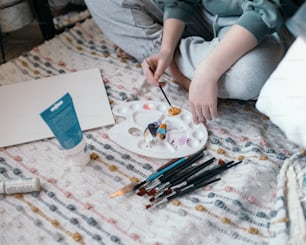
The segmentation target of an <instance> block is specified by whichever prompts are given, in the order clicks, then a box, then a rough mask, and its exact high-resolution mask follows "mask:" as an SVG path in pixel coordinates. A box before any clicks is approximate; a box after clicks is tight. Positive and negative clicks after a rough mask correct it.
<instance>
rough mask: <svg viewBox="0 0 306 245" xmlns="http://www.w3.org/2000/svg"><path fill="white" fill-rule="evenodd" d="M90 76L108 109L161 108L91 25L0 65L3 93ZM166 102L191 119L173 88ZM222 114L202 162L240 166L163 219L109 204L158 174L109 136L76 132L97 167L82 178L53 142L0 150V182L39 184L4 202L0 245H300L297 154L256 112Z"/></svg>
mask: <svg viewBox="0 0 306 245" xmlns="http://www.w3.org/2000/svg"><path fill="white" fill-rule="evenodd" d="M96 67H98V68H99V69H100V71H101V76H102V78H103V81H104V84H105V87H106V90H107V94H108V96H109V100H110V104H111V106H112V107H113V106H114V105H116V104H118V103H123V102H127V101H134V100H155V101H164V97H163V95H162V93H161V92H160V90H159V89H158V88H156V87H153V86H149V85H148V84H147V83H146V82H145V80H144V76H143V74H142V70H141V67H140V64H139V63H137V62H136V61H134V60H125V59H121V58H118V57H117V56H116V47H115V46H114V45H113V44H112V43H111V42H109V41H108V40H107V39H106V38H105V37H104V36H103V33H101V31H100V30H99V29H98V27H97V26H96V24H95V23H94V21H93V20H92V19H87V20H86V21H85V22H83V23H82V24H77V25H76V26H75V27H74V28H72V29H70V30H67V31H65V32H63V33H62V34H60V35H58V36H56V37H55V38H53V39H52V40H50V41H46V42H45V43H43V44H42V45H40V46H38V47H36V48H34V49H33V50H32V51H30V52H28V53H25V54H23V55H21V56H20V57H18V58H17V59H14V60H11V61H9V62H8V63H6V64H3V65H1V66H0V85H7V84H11V83H17V82H23V81H27V80H32V79H38V78H43V77H47V76H53V75H58V74H63V73H69V72H75V71H80V70H85V69H89V68H96ZM165 91H166V93H167V95H168V96H169V98H170V100H171V102H172V103H173V104H175V105H177V106H180V107H182V108H185V109H187V110H188V103H187V93H186V91H184V90H182V89H181V88H179V87H178V86H177V85H176V84H175V83H173V82H169V83H168V85H167V86H166V88H165ZM46 92H47V91H46ZM16 99H18V98H16ZM89 99H90V98H89ZM0 103H1V98H0ZM165 103H166V102H165ZM218 106H219V114H220V117H219V118H218V119H217V120H214V121H211V122H209V123H208V124H207V130H208V135H209V136H208V142H207V144H206V150H205V157H206V158H210V157H215V158H217V159H222V160H224V161H231V160H233V161H237V160H243V161H242V163H241V164H240V165H237V166H236V167H234V168H231V169H230V170H229V171H226V172H224V173H222V174H221V180H220V181H219V182H216V183H213V184H212V185H210V186H207V187H204V188H201V189H199V190H196V191H194V192H192V193H190V194H187V195H184V196H182V197H179V198H177V199H175V200H172V201H171V202H169V203H168V204H167V205H165V206H163V207H162V208H151V209H146V204H147V203H148V198H147V197H146V196H139V195H136V194H134V193H130V194H127V195H123V196H120V197H117V198H110V197H109V195H110V194H111V193H112V192H114V191H115V190H117V189H118V188H121V187H122V186H124V185H126V184H128V183H130V181H131V179H133V178H137V179H140V180H143V179H145V178H146V177H147V176H149V175H150V174H151V173H153V172H154V171H155V170H156V169H157V168H158V167H159V166H161V165H162V164H164V163H165V160H162V159H155V158H149V157H144V156H142V155H138V154H135V153H133V152H129V151H127V150H125V149H124V148H122V147H121V146H119V145H117V144H116V143H115V142H113V141H112V140H111V139H110V138H109V135H108V132H109V130H110V128H111V127H110V126H109V127H103V128H99V129H95V130H89V131H86V132H84V134H85V136H86V139H87V142H88V146H89V149H90V151H92V152H93V153H95V154H97V156H98V158H97V159H92V160H91V161H90V163H89V164H88V165H87V166H86V167H84V168H78V167H75V166H73V165H71V164H69V163H68V161H67V159H66V157H65V156H63V154H62V153H61V149H60V147H59V145H58V143H57V141H56V140H55V139H46V140H41V141H35V142H32V143H28V144H23V145H17V146H12V147H6V148H1V149H0V177H1V179H16V178H23V177H27V178H28V177H39V178H40V180H41V182H42V190H41V191H40V192H33V193H30V194H23V195H22V194H18V195H17V194H16V195H5V194H0V234H1V235H0V244H23V245H25V244H31V245H33V244H48V245H49V244H78V243H79V244H126V245H133V244H137V245H140V244H141V245H142V244H143V245H180V244H182V245H191V244H192V245H193V244H195V245H198V244H214V245H215V244H235V245H238V244H277V245H282V244H283V245H286V244H305V240H306V226H305V224H306V222H305V221H306V215H305V214H306V196H305V194H306V167H305V166H306V154H305V151H304V150H302V149H300V148H299V147H298V146H296V145H294V144H292V143H290V142H289V141H288V140H287V139H286V137H285V136H284V134H283V133H282V132H281V131H280V129H279V128H277V127H276V126H275V125H273V124H272V123H271V122H270V121H269V119H268V118H267V117H266V116H264V115H262V114H260V113H259V112H258V111H257V110H256V108H255V102H254V101H247V102H246V101H236V100H220V101H219V105H218ZM8 110H9V106H8ZM21 123H22V122H21ZM0 137H1V136H0Z"/></svg>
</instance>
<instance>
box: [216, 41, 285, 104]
mask: <svg viewBox="0 0 306 245" xmlns="http://www.w3.org/2000/svg"><path fill="white" fill-rule="evenodd" d="M284 53H285V48H284V46H283V45H282V44H281V43H279V42H278V41H277V40H276V39H275V38H274V37H273V36H271V37H270V38H267V39H266V40H265V41H263V43H261V44H260V45H259V46H258V47H256V48H255V49H253V50H251V51H250V52H248V53H247V54H245V55H244V56H243V57H242V58H241V59H239V60H238V61H237V62H236V63H235V64H234V65H233V66H232V67H231V68H230V69H229V70H228V71H227V72H226V73H225V74H224V75H223V76H222V77H221V79H220V80H219V90H218V91H219V92H218V96H219V97H220V98H232V99H241V100H249V99H256V98H257V96H258V95H259V92H260V90H261V88H262V87H263V85H264V84H265V82H266V81H267V79H268V78H269V76H270V75H271V73H272V72H273V70H274V69H275V68H276V66H277V65H278V63H279V62H280V60H281V59H282V57H283V56H284Z"/></svg>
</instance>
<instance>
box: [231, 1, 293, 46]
mask: <svg viewBox="0 0 306 245" xmlns="http://www.w3.org/2000/svg"><path fill="white" fill-rule="evenodd" d="M241 2H242V4H241V7H242V10H243V13H242V15H241V16H240V18H239V21H238V23H237V24H238V25H241V26H243V27H244V28H246V29H247V30H249V31H250V32H251V33H252V34H253V35H254V36H255V37H256V39H257V42H258V43H259V42H261V41H262V40H263V39H264V38H265V37H266V36H267V35H269V34H271V33H274V32H276V31H278V30H279V29H280V28H281V27H282V26H284V24H285V22H286V20H287V19H288V18H289V17H290V16H292V15H293V14H294V12H295V11H296V10H297V7H298V6H297V5H296V4H295V3H294V1H292V0H253V1H241Z"/></svg>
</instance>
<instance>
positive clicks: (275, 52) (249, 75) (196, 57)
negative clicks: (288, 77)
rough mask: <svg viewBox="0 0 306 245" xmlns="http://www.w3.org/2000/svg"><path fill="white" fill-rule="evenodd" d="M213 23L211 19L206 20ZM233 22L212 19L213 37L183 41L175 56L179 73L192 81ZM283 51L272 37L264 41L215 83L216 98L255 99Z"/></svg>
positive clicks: (223, 19)
mask: <svg viewBox="0 0 306 245" xmlns="http://www.w3.org/2000/svg"><path fill="white" fill-rule="evenodd" d="M210 19H211V20H213V18H210ZM234 23H235V18H229V19H227V18H219V19H218V18H216V19H215V23H212V25H213V26H218V27H219V29H217V30H214V32H215V35H216V37H215V38H213V39H212V40H210V41H207V40H206V39H205V38H203V37H201V36H191V37H186V38H183V39H182V40H181V42H180V46H179V48H178V50H177V52H176V57H175V60H176V63H177V66H178V68H179V70H180V71H181V72H182V73H183V74H184V75H185V76H186V77H188V78H189V79H192V77H193V74H194V72H195V69H196V67H197V66H198V65H199V63H200V62H201V61H202V60H203V59H205V57H207V56H208V55H209V54H210V53H211V52H212V51H213V49H214V48H215V47H216V45H217V44H218V43H219V40H221V39H222V37H223V36H224V35H225V33H226V32H227V30H228V29H229V28H230V27H231V25H233V24H234ZM284 53H285V48H284V45H283V43H282V42H279V41H278V39H277V38H276V37H275V36H271V37H269V38H267V39H266V40H264V41H263V42H262V43H261V44H260V45H259V46H258V47H256V48H255V49H253V50H251V51H250V52H248V53H247V54H246V55H244V56H243V57H242V58H241V59H240V60H238V61H237V62H236V63H235V64H234V65H233V66H232V67H231V68H230V69H229V70H228V71H227V72H226V73H225V74H224V75H223V76H222V77H221V79H220V80H219V85H218V87H219V89H218V97H220V98H232V99H243V100H248V99H255V98H256V97H257V96H258V94H259V92H260V90H261V88H262V86H263V85H264V83H265V81H266V80H267V78H268V77H269V75H270V74H271V73H272V72H273V70H274V69H275V68H276V66H277V64H278V63H279V62H280V60H281V59H282V57H283V56H284Z"/></svg>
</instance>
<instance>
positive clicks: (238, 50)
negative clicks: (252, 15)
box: [189, 25, 257, 123]
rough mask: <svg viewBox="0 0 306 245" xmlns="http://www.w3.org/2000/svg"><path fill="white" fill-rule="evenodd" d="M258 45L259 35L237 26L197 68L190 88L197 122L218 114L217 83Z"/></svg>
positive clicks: (233, 27) (190, 99)
mask: <svg viewBox="0 0 306 245" xmlns="http://www.w3.org/2000/svg"><path fill="white" fill-rule="evenodd" d="M256 45H257V39H256V37H255V36H254V35H253V34H252V33H251V32H249V31H248V30H246V29H245V28H244V27H242V26H239V25H234V26H232V27H231V29H230V30H229V31H228V32H227V34H226V35H225V36H224V38H223V39H222V40H221V41H220V43H219V44H218V45H217V46H216V48H215V49H214V50H213V51H212V53H211V54H210V55H209V57H207V59H205V60H204V61H203V62H202V63H200V65H199V66H198V67H197V69H196V71H195V75H194V77H193V80H192V82H191V85H190V89H189V102H190V109H191V112H192V114H193V119H194V121H195V122H196V123H198V122H200V121H202V122H206V121H207V120H211V119H212V118H214V117H217V88H218V85H217V82H218V80H219V78H220V77H221V76H222V74H224V73H225V72H226V71H227V70H228V69H229V68H230V67H231V66H232V65H233V64H234V63H235V62H236V61H237V60H238V59H239V58H240V57H242V56H243V55H244V54H246V53H247V52H248V51H250V50H251V49H253V48H254V47H255V46H256Z"/></svg>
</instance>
